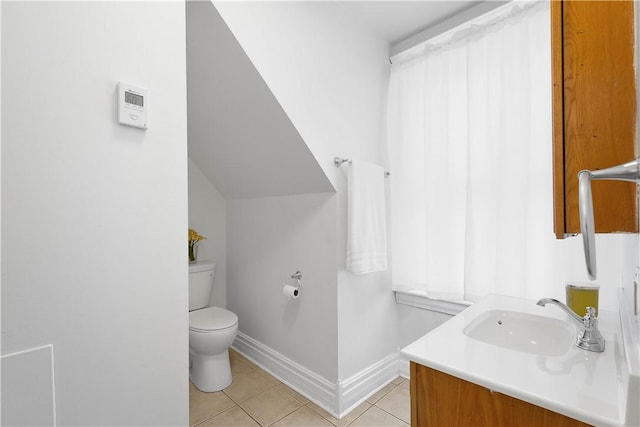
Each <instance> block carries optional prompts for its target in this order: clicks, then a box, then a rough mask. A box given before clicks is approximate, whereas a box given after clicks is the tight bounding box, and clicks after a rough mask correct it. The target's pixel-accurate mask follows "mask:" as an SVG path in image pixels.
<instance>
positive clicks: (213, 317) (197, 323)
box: [189, 307, 238, 332]
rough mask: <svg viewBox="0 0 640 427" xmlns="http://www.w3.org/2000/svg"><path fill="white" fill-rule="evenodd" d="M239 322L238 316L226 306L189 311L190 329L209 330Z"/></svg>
mask: <svg viewBox="0 0 640 427" xmlns="http://www.w3.org/2000/svg"><path fill="white" fill-rule="evenodd" d="M237 323H238V316H237V315H236V314H235V313H233V312H231V311H229V310H225V309H224V308H220V307H207V308H203V309H200V310H194V311H191V312H189V329H190V330H192V331H199V332H208V331H216V330H220V329H227V328H230V327H232V326H234V325H236V324H237Z"/></svg>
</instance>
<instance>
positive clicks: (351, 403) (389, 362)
mask: <svg viewBox="0 0 640 427" xmlns="http://www.w3.org/2000/svg"><path fill="white" fill-rule="evenodd" d="M398 361H399V354H398V353H393V354H390V355H389V356H387V357H385V358H384V359H382V360H380V361H378V362H376V363H374V364H373V365H371V366H369V367H367V368H365V369H363V370H362V371H360V372H358V373H357V374H355V375H352V376H351V377H349V378H348V379H346V380H344V381H342V382H340V381H339V382H338V396H337V397H338V404H339V406H338V407H339V412H340V416H341V417H342V416H344V415H346V414H348V413H349V412H351V411H352V410H353V409H355V408H356V407H357V406H358V405H360V404H361V403H362V402H364V401H365V400H366V399H367V398H368V397H369V396H371V395H372V394H374V393H376V392H377V391H378V390H380V389H381V388H383V387H384V386H386V385H387V384H389V383H390V382H391V381H393V380H394V379H395V378H397V377H398V375H399V374H400V371H399V364H398Z"/></svg>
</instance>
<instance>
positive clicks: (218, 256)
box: [189, 159, 227, 308]
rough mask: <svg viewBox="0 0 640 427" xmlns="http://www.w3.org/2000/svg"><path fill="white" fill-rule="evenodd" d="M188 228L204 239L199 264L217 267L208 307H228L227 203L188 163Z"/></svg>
mask: <svg viewBox="0 0 640 427" xmlns="http://www.w3.org/2000/svg"><path fill="white" fill-rule="evenodd" d="M189 227H190V228H193V229H195V230H196V231H198V233H200V234H201V235H203V236H205V237H206V239H205V240H202V241H200V243H198V260H199V261H200V260H212V261H214V262H215V263H216V274H215V277H214V284H213V291H212V293H211V304H210V305H215V306H217V307H223V308H225V307H226V306H227V202H226V201H225V199H224V198H223V197H222V195H221V194H220V193H219V192H218V190H217V189H216V187H214V186H213V184H211V182H210V181H209V180H208V179H207V178H206V177H205V176H204V174H203V173H202V171H201V170H200V169H199V168H198V166H197V165H196V164H195V163H194V162H193V161H191V159H189Z"/></svg>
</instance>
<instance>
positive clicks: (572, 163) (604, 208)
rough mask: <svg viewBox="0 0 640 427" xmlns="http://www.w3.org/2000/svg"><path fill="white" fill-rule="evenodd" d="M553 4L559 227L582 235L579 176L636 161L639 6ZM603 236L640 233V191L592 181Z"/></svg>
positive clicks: (562, 232) (566, 0)
mask: <svg viewBox="0 0 640 427" xmlns="http://www.w3.org/2000/svg"><path fill="white" fill-rule="evenodd" d="M550 3H551V44H552V68H553V71H552V76H553V77H552V81H553V162H554V224H555V225H554V228H555V233H556V237H557V238H563V237H565V236H566V235H570V234H574V233H578V232H579V231H580V221H579V215H578V177H577V175H578V172H579V171H580V170H582V169H590V170H598V169H604V168H608V167H611V166H616V165H619V164H622V163H626V162H628V161H631V160H633V159H635V158H636V155H637V153H636V108H637V107H636V84H635V83H636V82H635V71H634V10H633V8H634V3H635V2H633V1H580V0H562V1H561V0H557V1H552V2H550ZM592 190H593V206H594V217H595V229H596V232H598V233H610V232H634V233H637V232H638V215H637V202H636V185H635V184H633V183H629V182H619V181H594V182H593V183H592Z"/></svg>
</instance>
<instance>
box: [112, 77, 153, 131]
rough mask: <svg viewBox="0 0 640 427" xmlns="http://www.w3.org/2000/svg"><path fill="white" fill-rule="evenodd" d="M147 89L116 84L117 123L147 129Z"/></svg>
mask: <svg viewBox="0 0 640 427" xmlns="http://www.w3.org/2000/svg"><path fill="white" fill-rule="evenodd" d="M147 92H148V91H147V89H145V88H141V87H137V86H132V85H130V84H126V83H122V82H120V83H118V123H120V124H121V125H126V126H133V127H136V128H141V129H147V128H148V127H149V121H148V113H149V96H148V93H147Z"/></svg>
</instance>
